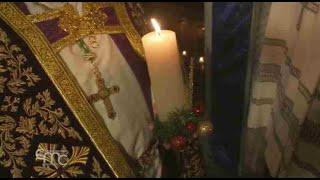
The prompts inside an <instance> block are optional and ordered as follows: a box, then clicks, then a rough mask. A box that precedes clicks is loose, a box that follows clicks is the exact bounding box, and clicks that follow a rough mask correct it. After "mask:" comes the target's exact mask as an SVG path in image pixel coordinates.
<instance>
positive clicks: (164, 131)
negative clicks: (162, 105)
mask: <svg viewBox="0 0 320 180" xmlns="http://www.w3.org/2000/svg"><path fill="white" fill-rule="evenodd" d="M202 114H203V112H202V111H201V109H200V108H194V109H193V110H192V111H190V110H185V109H182V110H179V109H176V110H175V111H172V112H170V113H169V114H168V118H167V120H166V121H164V122H161V121H159V119H158V118H156V121H155V129H154V130H155V135H156V137H157V139H158V140H159V142H160V144H162V145H163V147H164V148H165V149H167V150H169V149H172V150H174V151H175V152H177V154H179V155H178V156H180V160H181V161H180V164H181V166H182V172H181V177H202V176H203V175H204V170H203V164H202V162H203V161H202V158H201V157H202V156H201V155H200V147H199V141H198V137H199V136H206V135H209V134H211V133H212V132H213V127H212V124H211V122H209V121H205V120H202V119H203V118H202Z"/></svg>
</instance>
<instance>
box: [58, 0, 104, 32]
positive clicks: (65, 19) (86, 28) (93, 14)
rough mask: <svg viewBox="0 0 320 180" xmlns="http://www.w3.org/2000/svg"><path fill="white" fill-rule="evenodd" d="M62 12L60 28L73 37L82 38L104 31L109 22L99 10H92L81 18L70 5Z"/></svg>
mask: <svg viewBox="0 0 320 180" xmlns="http://www.w3.org/2000/svg"><path fill="white" fill-rule="evenodd" d="M99 8H100V7H99ZM60 12H61V16H60V18H59V27H60V28H61V29H63V30H64V31H66V32H68V33H69V34H70V35H71V36H81V34H83V33H85V34H87V33H90V34H92V33H93V32H94V31H95V30H96V29H103V28H104V26H105V21H106V20H107V15H106V14H104V13H103V12H101V11H99V9H98V8H97V9H95V8H91V9H89V11H88V12H86V13H85V14H84V15H83V16H79V15H78V14H77V12H76V11H75V9H74V8H73V6H72V5H71V4H69V3H67V4H66V5H65V6H64V8H63V9H62V10H61V11H60ZM82 32H83V33H82Z"/></svg>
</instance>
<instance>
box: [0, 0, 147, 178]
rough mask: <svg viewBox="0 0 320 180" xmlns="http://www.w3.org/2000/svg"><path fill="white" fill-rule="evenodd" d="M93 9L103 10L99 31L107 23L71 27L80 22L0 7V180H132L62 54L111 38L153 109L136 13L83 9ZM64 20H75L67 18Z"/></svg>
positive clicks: (108, 7) (120, 7) (115, 6)
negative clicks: (97, 37) (93, 39)
mask: <svg viewBox="0 0 320 180" xmlns="http://www.w3.org/2000/svg"><path fill="white" fill-rule="evenodd" d="M91 8H98V9H99V11H98V12H99V14H98V15H97V16H96V17H99V21H100V22H99V23H100V25H101V23H102V22H101V21H102V20H103V19H104V20H105V22H104V25H103V26H98V25H97V26H94V29H92V26H88V25H86V24H85V23H89V24H91V25H92V23H93V24H94V22H95V20H94V19H90V16H88V17H87V18H86V17H85V16H84V18H85V19H84V20H83V21H81V22H83V23H84V24H81V25H79V24H77V25H74V24H72V23H76V21H75V20H76V19H77V18H79V17H77V16H75V15H74V14H71V15H70V14H63V13H61V11H50V13H45V14H40V15H32V14H29V12H28V10H27V8H26V6H25V4H24V3H0V108H1V109H0V177H128V176H129V177H130V176H134V173H133V171H132V169H131V167H130V166H129V164H128V161H127V160H126V159H125V156H124V154H123V153H124V152H123V151H121V150H120V148H119V146H118V145H116V144H117V143H116V142H115V141H114V139H113V138H112V136H111V134H110V133H109V131H108V128H107V127H106V125H105V123H104V122H103V120H102V119H101V117H100V116H99V115H98V114H97V113H96V111H95V109H94V108H93V107H92V106H91V105H90V103H89V101H88V99H87V97H86V95H85V94H84V92H83V91H82V90H81V88H80V86H79V85H78V84H77V81H76V80H75V79H74V77H73V76H72V74H71V72H70V70H68V68H66V66H65V64H64V63H62V62H63V61H62V59H61V57H60V56H59V55H57V54H58V52H59V51H60V50H61V49H63V48H64V47H67V46H68V45H71V44H73V43H75V42H76V41H78V40H79V39H81V38H83V37H85V36H88V35H89V34H101V33H105V34H109V35H110V36H111V38H112V40H113V41H114V42H115V43H116V45H117V46H118V47H119V49H120V51H121V53H122V54H123V56H125V58H126V59H127V60H128V62H127V63H128V64H129V65H130V67H131V69H132V71H133V73H134V74H135V76H136V78H137V81H138V83H139V85H140V86H141V90H142V92H143V96H144V97H145V99H146V103H147V105H148V108H149V110H151V98H150V87H149V86H150V84H149V79H148V77H147V76H145V74H147V69H146V66H145V62H144V61H143V48H142V45H141V42H140V35H139V33H138V32H137V30H136V27H135V26H136V25H137V24H136V23H132V22H134V21H132V18H133V17H134V16H136V14H134V13H131V11H130V8H133V7H132V6H130V5H129V4H125V3H84V11H85V12H90V9H91ZM64 12H71V11H64ZM128 12H129V13H128ZM132 12H133V11H132ZM67 15H69V16H74V17H73V20H74V21H69V20H70V19H71V20H72V18H70V19H67V18H65V19H64V17H66V16H67ZM48 27H50V28H48ZM75 27H76V28H75Z"/></svg>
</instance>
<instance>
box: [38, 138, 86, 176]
mask: <svg viewBox="0 0 320 180" xmlns="http://www.w3.org/2000/svg"><path fill="white" fill-rule="evenodd" d="M89 151H90V150H89V148H88V147H78V146H72V150H71V152H72V153H71V156H68V155H69V154H70V151H68V150H67V148H66V147H65V146H64V145H62V147H59V146H58V145H57V144H43V143H41V144H40V145H39V147H38V150H37V151H36V161H37V162H39V163H42V164H41V166H35V167H34V170H35V171H36V172H37V173H39V176H42V177H46V178H70V177H77V176H79V175H82V174H83V170H82V168H83V167H82V166H83V165H85V164H86V163H87V160H88V155H89ZM59 152H62V153H63V156H60V157H61V158H60V157H59V156H57V155H52V154H51V153H58V154H59ZM59 155H62V154H59ZM62 158H63V159H62ZM43 163H45V165H43Z"/></svg>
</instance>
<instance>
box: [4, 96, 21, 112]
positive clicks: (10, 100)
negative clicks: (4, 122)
mask: <svg viewBox="0 0 320 180" xmlns="http://www.w3.org/2000/svg"><path fill="white" fill-rule="evenodd" d="M3 103H4V104H3V105H2V106H1V111H10V112H17V110H18V106H17V105H18V104H19V103H20V99H19V98H17V97H11V96H5V97H4V99H3Z"/></svg>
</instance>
